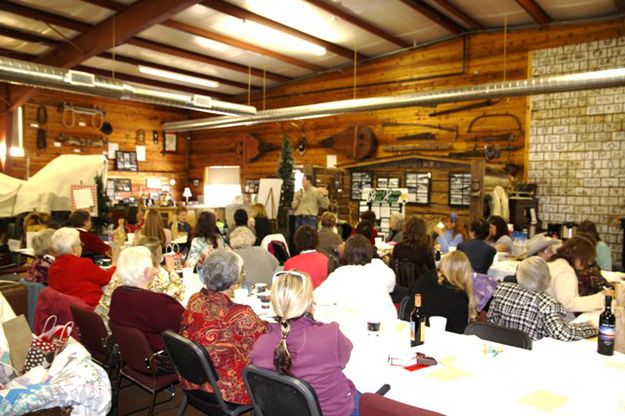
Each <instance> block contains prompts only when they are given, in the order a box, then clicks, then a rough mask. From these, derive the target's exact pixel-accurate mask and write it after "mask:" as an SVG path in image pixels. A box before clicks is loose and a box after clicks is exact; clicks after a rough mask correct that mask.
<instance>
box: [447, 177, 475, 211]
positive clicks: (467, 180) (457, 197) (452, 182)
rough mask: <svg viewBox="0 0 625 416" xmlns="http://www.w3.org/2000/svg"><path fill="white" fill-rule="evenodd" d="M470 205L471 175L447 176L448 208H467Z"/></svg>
mask: <svg viewBox="0 0 625 416" xmlns="http://www.w3.org/2000/svg"><path fill="white" fill-rule="evenodd" d="M470 205H471V174H470V173H450V174H449V206H452V207H468V206H470Z"/></svg>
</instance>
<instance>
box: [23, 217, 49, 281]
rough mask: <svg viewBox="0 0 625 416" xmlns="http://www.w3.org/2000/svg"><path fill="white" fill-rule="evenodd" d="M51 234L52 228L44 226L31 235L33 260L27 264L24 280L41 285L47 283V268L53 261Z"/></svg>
mask: <svg viewBox="0 0 625 416" xmlns="http://www.w3.org/2000/svg"><path fill="white" fill-rule="evenodd" d="M52 234H54V230H53V229H51V228H46V229H45V230H41V231H39V232H37V233H36V234H35V236H34V237H33V250H34V252H35V260H33V261H32V263H30V265H29V266H28V271H27V272H26V276H25V277H24V279H25V280H27V281H29V282H37V283H41V284H42V285H47V284H48V270H49V269H50V266H51V265H52V263H54V255H52Z"/></svg>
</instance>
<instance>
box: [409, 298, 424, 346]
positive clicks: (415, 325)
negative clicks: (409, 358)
mask: <svg viewBox="0 0 625 416" xmlns="http://www.w3.org/2000/svg"><path fill="white" fill-rule="evenodd" d="M424 336H425V316H424V315H423V314H422V313H421V294H420V293H416V294H415V295H414V309H413V311H412V313H411V314H410V346H411V347H416V346H417V345H421V344H423V342H424Z"/></svg>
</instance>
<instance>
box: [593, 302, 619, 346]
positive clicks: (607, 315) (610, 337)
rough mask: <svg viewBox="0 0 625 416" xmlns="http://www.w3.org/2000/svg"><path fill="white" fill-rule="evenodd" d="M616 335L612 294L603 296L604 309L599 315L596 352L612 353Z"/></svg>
mask: <svg viewBox="0 0 625 416" xmlns="http://www.w3.org/2000/svg"><path fill="white" fill-rule="evenodd" d="M615 335H616V318H615V316H614V314H613V313H612V296H606V297H605V309H604V310H603V312H601V315H600V316H599V337H598V339H599V341H598V346H597V352H598V353H599V354H603V355H613V354H614V336H615Z"/></svg>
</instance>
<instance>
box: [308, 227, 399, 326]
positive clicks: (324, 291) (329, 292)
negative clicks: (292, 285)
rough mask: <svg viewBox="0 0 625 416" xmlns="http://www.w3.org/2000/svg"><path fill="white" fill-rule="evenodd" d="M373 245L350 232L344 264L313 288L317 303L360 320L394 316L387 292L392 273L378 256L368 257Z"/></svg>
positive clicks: (390, 286) (394, 312)
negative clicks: (345, 263)
mask: <svg viewBox="0 0 625 416" xmlns="http://www.w3.org/2000/svg"><path fill="white" fill-rule="evenodd" d="M372 252H373V246H372V245H371V243H370V242H369V240H367V239H366V238H365V237H364V236H362V235H360V234H356V235H352V236H351V237H349V238H348V239H347V241H346V242H345V260H346V261H347V265H346V266H341V267H339V268H338V269H336V270H335V271H333V272H332V273H331V274H330V275H329V276H328V278H327V279H326V280H325V281H323V283H321V284H320V285H319V287H317V289H315V302H316V304H317V306H327V307H331V308H336V309H337V311H338V312H339V313H342V312H346V314H345V318H346V319H349V316H350V314H352V313H353V314H356V315H357V316H359V317H360V318H362V319H363V320H366V319H367V318H368V317H370V316H374V317H376V318H378V319H380V321H385V320H391V319H396V318H397V311H396V309H395V306H394V305H393V301H392V300H391V297H390V295H389V293H390V292H392V291H393V289H394V288H395V273H393V270H391V269H390V268H388V267H387V266H386V265H385V264H384V262H383V261H382V260H380V259H373V260H372V259H371V256H372Z"/></svg>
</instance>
